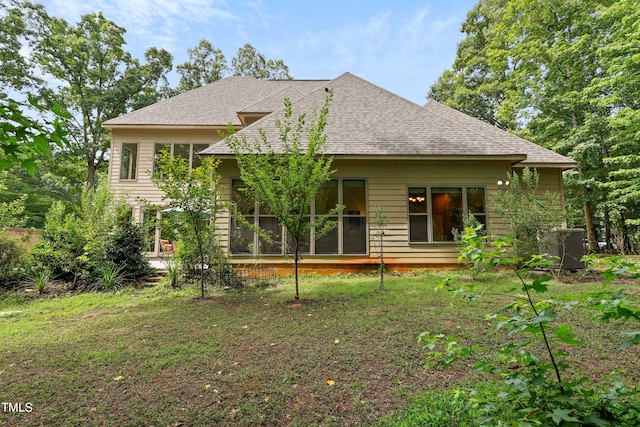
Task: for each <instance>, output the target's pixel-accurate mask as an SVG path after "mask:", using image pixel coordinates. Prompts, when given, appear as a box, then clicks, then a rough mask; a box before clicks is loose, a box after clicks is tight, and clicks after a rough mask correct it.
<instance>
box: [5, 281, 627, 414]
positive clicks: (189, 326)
mask: <svg viewBox="0 0 640 427" xmlns="http://www.w3.org/2000/svg"><path fill="white" fill-rule="evenodd" d="M450 275H453V276H454V277H455V280H460V281H462V280H468V277H467V276H466V275H464V274H463V273H460V272H458V273H452V272H438V273H423V274H414V275H405V276H402V277H388V279H387V283H386V284H387V290H386V291H384V292H377V286H378V282H377V278H376V277H375V276H368V277H365V276H354V277H343V276H340V277H324V278H321V277H304V278H303V279H302V281H301V288H300V289H301V290H300V293H301V298H302V300H300V301H293V299H292V297H293V285H292V283H291V281H289V280H286V281H283V282H281V283H280V284H278V285H277V286H276V287H273V288H267V289H255V288H249V289H247V290H246V291H244V292H236V291H229V292H221V291H215V292H212V293H210V298H208V299H206V300H200V299H198V298H197V290H195V289H194V290H192V289H185V290H180V291H174V290H169V289H166V288H164V287H163V286H161V285H159V286H156V287H154V288H146V289H144V290H131V289H125V290H122V291H120V292H118V293H89V294H81V295H73V296H60V297H46V296H45V297H42V298H33V297H25V296H22V294H15V293H14V294H4V295H0V401H2V402H15V403H18V402H19V403H22V404H23V407H24V404H26V403H27V402H28V403H31V405H32V408H33V410H32V411H31V412H23V413H7V412H3V411H2V408H0V424H6V425H47V426H49V425H60V426H63V425H70V426H75V425H118V426H124V425H140V426H150V425H154V426H167V425H246V426H253V425H291V426H297V425H299V426H308V425H367V424H369V425H370V424H377V423H379V422H380V420H382V419H386V423H391V424H393V423H394V421H389V418H388V416H389V415H390V414H393V413H396V414H397V413H400V412H402V411H404V410H405V409H407V408H408V406H409V403H410V402H412V401H414V399H415V398H416V397H417V396H419V395H421V394H422V393H427V392H433V391H445V390H447V393H448V390H451V389H452V388H454V387H456V386H459V385H462V384H467V383H472V382H476V381H484V379H483V377H479V376H477V374H471V373H469V367H470V366H472V365H473V363H474V361H473V360H469V361H465V362H462V363H459V364H457V365H456V366H455V367H454V368H453V369H451V370H448V371H437V370H429V371H426V370H425V369H424V368H423V366H422V365H423V360H424V354H423V353H422V350H421V349H420V346H419V345H418V343H417V337H418V335H419V334H420V333H421V332H423V331H426V330H429V331H431V332H432V333H444V334H448V335H455V336H457V337H460V342H461V343H467V344H471V343H476V344H481V345H483V346H485V347H487V348H488V349H492V348H497V347H499V346H500V345H503V344H504V343H505V341H506V340H510V339H514V338H512V337H508V336H506V335H505V334H503V333H502V332H501V331H496V330H495V326H494V325H490V324H488V323H487V322H486V321H484V316H485V314H487V313H488V312H490V311H492V310H495V309H497V308H498V307H501V306H502V305H504V304H506V303H508V302H510V301H511V299H510V297H509V296H508V295H505V294H506V293H507V291H508V289H510V288H511V287H513V285H514V284H515V281H514V280H513V279H512V278H511V276H510V275H509V274H500V275H493V276H490V277H489V278H488V279H487V280H489V281H490V282H491V283H498V284H499V286H498V292H497V294H494V295H492V296H490V297H487V298H482V299H480V300H479V301H476V302H473V303H471V302H469V301H467V300H464V299H462V298H452V297H451V296H450V295H448V293H447V292H446V291H438V292H435V291H434V288H435V286H436V285H437V283H439V282H440V281H441V280H442V279H443V278H444V277H446V276H450ZM629 286H630V285H629V284H627V285H626V287H629ZM631 286H636V288H637V285H633V284H632V285H631ZM598 287H599V285H598V284H580V283H573V284H555V285H552V289H553V295H554V297H556V298H566V299H570V298H571V297H572V295H574V294H577V293H581V292H583V291H586V290H589V289H597V288H598ZM561 316H562V317H563V318H564V319H569V321H570V322H571V323H572V324H574V325H575V326H576V327H577V329H578V336H579V337H580V338H582V339H583V340H584V341H585V342H586V345H584V346H581V347H573V348H568V349H566V350H568V351H569V352H571V353H572V356H571V359H570V360H571V363H572V364H573V366H575V370H574V369H572V371H576V372H579V373H581V374H584V373H586V374H588V375H590V376H591V377H592V378H594V379H597V378H600V377H602V376H604V375H606V374H608V373H610V372H612V371H616V370H621V369H622V370H625V371H626V372H625V377H626V378H627V379H629V380H630V381H632V382H633V381H635V382H636V383H637V382H638V378H639V376H640V366H639V365H638V360H639V357H638V356H640V353H639V351H638V349H637V346H636V347H635V348H634V347H632V348H628V349H627V350H625V351H624V352H618V351H616V350H615V348H616V347H617V345H618V343H619V342H620V339H619V338H618V337H617V335H616V331H617V330H618V329H619V328H618V327H617V326H614V325H606V326H602V325H600V324H599V323H597V322H596V321H594V320H593V319H592V318H591V317H590V315H589V314H588V313H587V312H585V311H584V310H574V311H572V312H571V313H562V315H561ZM626 329H629V328H628V327H627V328H626ZM626 329H624V328H623V329H622V330H626ZM490 354H491V353H490V351H487V352H486V353H485V354H484V356H483V357H491V356H490ZM447 393H443V394H441V395H440V396H441V397H440V399H441V400H442V399H445V400H444V402H445V403H444V404H443V405H444V406H445V407H446V406H447V405H446V396H447V395H448V394H447ZM442 396H444V397H442ZM452 408H453V406H452ZM412 410H414V411H415V408H414V409H412ZM425 410H426V409H425ZM429 410H432V409H429ZM447 416H448V417H456V416H457V415H455V414H454V413H447V412H446V411H445V413H444V414H443V417H444V419H446V417H447ZM449 421H451V420H449ZM398 423H400V422H398ZM448 424H450V422H449V423H447V422H445V424H442V425H448Z"/></svg>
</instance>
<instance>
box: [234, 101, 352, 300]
mask: <svg viewBox="0 0 640 427" xmlns="http://www.w3.org/2000/svg"><path fill="white" fill-rule="evenodd" d="M331 98H332V93H330V94H329V95H328V96H327V98H326V99H325V103H324V106H323V107H322V108H321V109H320V111H319V112H318V111H317V110H316V109H314V110H313V113H312V115H311V120H310V123H309V124H308V125H307V123H306V118H305V114H301V115H300V116H298V119H297V121H295V122H292V117H293V108H292V105H291V101H290V100H289V99H285V100H284V119H283V120H278V121H277V122H276V126H277V128H278V130H279V141H278V143H277V144H272V143H270V142H269V141H268V140H267V136H266V134H265V133H264V132H261V135H262V136H261V138H260V139H257V140H254V141H247V140H246V138H244V136H237V135H231V136H229V137H228V138H227V142H228V144H229V146H230V147H231V149H232V150H233V153H234V154H235V157H236V160H237V162H238V166H239V168H240V176H241V178H242V180H243V181H244V183H245V185H246V190H247V192H248V193H249V195H250V196H252V197H253V199H254V200H258V202H259V203H260V205H261V206H264V207H265V208H266V209H267V210H268V211H269V212H270V213H271V214H272V215H273V216H274V217H275V218H276V220H277V221H278V224H280V226H282V227H284V229H285V231H286V235H287V253H293V256H294V266H295V280H296V292H295V299H299V298H300V295H299V292H298V283H299V281H298V264H299V263H300V259H301V254H302V252H303V249H304V246H303V242H305V241H308V239H309V238H310V235H311V231H312V230H314V231H315V232H314V237H315V239H318V238H320V237H322V236H324V235H326V233H328V232H329V231H330V230H331V229H333V228H335V226H336V225H337V223H336V222H335V221H331V220H330V217H331V216H335V215H337V214H338V212H339V211H340V210H342V208H343V207H342V206H336V207H335V208H334V209H332V210H330V211H329V212H328V213H326V214H324V215H319V216H316V217H315V218H311V217H310V209H311V204H312V202H313V200H314V199H315V197H316V194H317V193H318V192H319V191H320V189H321V188H322V186H323V185H325V184H326V183H327V182H328V181H329V180H330V177H331V173H332V171H331V163H332V161H333V159H332V158H331V157H328V156H326V155H325V146H326V141H327V135H326V134H325V128H326V125H327V116H328V114H329V104H330V102H331ZM289 251H290V252H289Z"/></svg>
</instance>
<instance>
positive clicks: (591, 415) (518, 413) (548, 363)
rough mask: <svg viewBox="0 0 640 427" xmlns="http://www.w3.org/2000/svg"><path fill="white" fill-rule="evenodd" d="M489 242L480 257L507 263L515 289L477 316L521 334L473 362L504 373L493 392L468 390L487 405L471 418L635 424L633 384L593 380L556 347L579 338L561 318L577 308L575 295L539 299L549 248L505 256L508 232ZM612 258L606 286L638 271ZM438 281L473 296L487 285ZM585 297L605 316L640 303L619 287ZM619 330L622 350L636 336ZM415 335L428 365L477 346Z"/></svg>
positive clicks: (628, 312)
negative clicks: (492, 309) (541, 252)
mask: <svg viewBox="0 0 640 427" xmlns="http://www.w3.org/2000/svg"><path fill="white" fill-rule="evenodd" d="M475 232H476V230H475V229H473V228H468V229H467V230H465V233H464V235H463V236H462V241H463V242H464V241H465V240H474V239H476V238H477V236H476V233H475ZM488 241H491V243H492V246H493V249H492V250H488V249H487V251H485V253H484V255H483V256H482V259H483V260H485V261H484V262H486V264H487V266H490V265H496V264H497V265H501V266H504V267H509V268H511V269H512V270H513V272H514V273H515V277H516V278H517V281H518V282H519V287H518V288H519V289H518V293H517V294H514V295H513V301H512V302H511V303H509V304H508V305H507V306H505V307H504V308H503V309H502V310H501V311H499V312H497V313H494V314H489V315H487V317H486V319H483V321H487V320H488V321H490V322H495V323H496V324H497V327H498V329H503V330H507V331H508V333H509V334H510V335H516V334H517V335H520V336H524V337H523V339H521V340H519V341H518V342H515V343H513V342H512V343H510V344H508V345H506V346H504V347H503V348H501V349H500V350H499V351H498V352H497V354H496V356H497V357H496V358H490V359H488V360H485V361H480V362H478V363H476V365H475V366H474V370H475V371H477V372H486V373H488V374H490V375H491V376H492V377H498V378H501V379H502V385H501V386H500V387H498V389H497V390H494V391H492V392H486V391H485V392H482V393H479V392H478V390H477V389H476V390H474V391H475V393H474V394H473V397H471V398H470V399H469V401H470V404H471V405H473V406H475V407H482V408H485V409H484V410H483V414H482V416H480V417H479V418H478V419H477V420H476V423H477V424H479V425H518V426H534V425H536V426H558V425H563V426H564V425H566V426H569V425H593V426H612V425H616V426H626V425H629V426H631V425H637V424H636V422H637V420H638V416H639V415H640V412H639V411H638V409H636V408H637V407H638V406H639V404H640V402H639V401H638V399H637V397H634V395H635V394H636V393H637V391H634V390H629V389H628V388H627V387H626V386H625V384H624V383H623V382H622V381H619V380H617V379H615V378H614V379H612V381H611V384H610V385H606V384H602V383H595V384H593V383H591V380H590V378H588V377H586V376H580V375H579V374H576V373H573V374H572V373H568V372H567V370H568V369H569V366H570V365H569V363H568V360H567V358H568V356H569V354H568V353H567V352H564V351H562V350H560V348H562V347H563V346H571V345H581V344H582V342H580V341H579V340H578V339H576V338H575V337H574V331H573V328H571V327H570V326H569V325H568V324H566V323H561V322H560V320H559V319H560V314H561V310H563V309H566V310H570V309H572V308H574V307H577V306H579V302H578V301H569V302H567V301H556V300H553V299H543V298H541V296H542V295H543V294H545V293H546V292H547V291H548V287H549V283H548V282H549V281H550V280H551V277H550V276H548V275H545V274H540V273H539V271H540V270H545V269H547V270H548V269H549V268H550V266H551V265H552V264H553V262H554V261H553V260H552V259H551V258H550V257H549V256H548V255H533V256H532V257H531V258H530V259H529V260H528V261H524V260H523V259H522V258H514V257H509V256H508V255H507V254H506V252H507V251H506V249H505V243H512V241H513V239H501V238H495V239H491V238H489V239H488ZM467 244H470V243H469V242H467ZM479 262H480V261H479ZM612 262H613V264H614V267H612V268H610V269H608V270H607V272H605V274H603V277H604V278H605V286H606V285H607V284H608V283H609V282H610V281H611V280H613V279H614V278H617V277H619V276H621V275H623V274H630V275H631V276H632V277H637V275H638V268H637V266H636V265H635V264H633V263H630V262H626V261H621V260H613V261H612ZM471 267H472V268H477V267H478V265H477V264H472V265H471ZM443 287H447V288H449V290H450V291H451V292H452V293H453V294H454V295H457V294H462V295H464V296H465V298H468V299H469V300H471V301H473V300H476V299H478V298H479V297H481V296H482V295H483V294H484V293H486V292H487V291H488V289H487V286H485V287H483V288H484V289H483V290H482V292H480V293H478V292H476V291H475V288H476V284H470V285H462V286H459V287H454V286H452V283H451V281H450V280H447V281H445V282H444V283H443V284H442V285H440V286H439V288H443ZM589 297H590V298H589V299H587V301H588V302H589V304H593V306H595V307H596V308H598V309H599V310H601V311H602V313H603V320H613V319H615V320H629V319H635V320H639V321H640V309H639V308H638V307H636V306H633V305H630V304H629V303H628V301H627V300H626V296H625V295H624V293H622V292H619V291H618V292H613V291H609V290H607V289H606V288H605V289H603V290H602V291H600V292H598V293H597V294H594V295H589ZM624 336H625V338H626V339H627V341H626V342H625V343H624V344H623V345H622V346H621V347H620V349H624V348H626V347H628V346H630V345H633V344H639V343H640V332H627V333H625V334H624ZM419 340H420V342H421V343H422V345H423V348H424V349H425V350H427V351H428V355H427V358H426V359H427V364H426V366H428V367H431V366H438V367H443V368H448V367H449V366H451V365H452V364H453V363H455V362H456V361H457V360H458V359H461V358H465V357H471V356H473V355H474V354H476V353H477V352H479V351H480V350H481V349H480V348H479V347H478V346H476V345H471V346H468V347H465V346H464V345H461V344H460V343H459V340H457V339H455V338H453V337H450V336H445V335H443V334H431V333H430V332H425V333H423V334H421V335H420V338H419ZM540 349H543V350H540ZM485 359H486V358H485ZM505 404H506V405H508V406H509V407H510V408H511V409H512V411H510V412H509V415H506V414H505V413H504V412H503V411H502V410H498V409H497V408H498V407H499V406H500V405H505Z"/></svg>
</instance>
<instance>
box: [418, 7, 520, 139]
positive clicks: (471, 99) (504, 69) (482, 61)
mask: <svg viewBox="0 0 640 427" xmlns="http://www.w3.org/2000/svg"><path fill="white" fill-rule="evenodd" d="M504 4H505V0H480V1H479V2H478V3H477V4H476V5H475V6H474V7H473V9H471V11H469V13H468V14H467V18H466V20H465V21H464V22H463V23H462V28H461V30H460V31H461V32H463V33H464V34H465V38H464V39H463V40H462V41H461V42H460V43H459V44H458V48H457V53H456V59H455V61H454V63H453V66H452V69H451V70H446V71H445V72H444V73H443V74H442V75H441V76H440V77H439V78H438V80H437V81H436V83H434V84H433V85H432V86H431V87H430V89H429V93H428V94H427V96H428V97H429V98H431V99H434V100H436V101H438V102H442V103H443V104H446V105H448V106H449V107H452V108H455V109H456V110H459V111H462V112H463V113H466V114H469V115H471V116H473V117H476V118H478V119H480V120H483V121H485V122H487V123H490V124H492V125H494V126H498V127H499V128H501V129H505V130H516V127H517V123H516V121H515V113H514V111H513V109H510V108H508V107H509V106H510V105H508V104H505V102H504V101H505V93H506V92H508V91H509V90H510V86H509V85H508V84H509V80H508V77H509V75H510V72H511V71H512V69H513V67H515V64H514V63H510V62H509V61H508V60H507V57H506V56H505V55H501V56H499V57H493V56H492V55H493V54H494V53H495V52H497V51H498V50H497V49H496V47H495V44H496V37H499V35H498V34H496V25H497V24H498V23H499V22H500V19H501V17H502V14H503V13H504ZM502 43H504V41H503V42H502ZM511 90H513V89H511Z"/></svg>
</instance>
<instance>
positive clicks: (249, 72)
mask: <svg viewBox="0 0 640 427" xmlns="http://www.w3.org/2000/svg"><path fill="white" fill-rule="evenodd" d="M231 65H232V67H233V75H235V76H252V77H255V78H256V79H262V80H291V76H290V75H289V67H287V65H286V64H285V63H284V61H283V60H282V59H266V58H265V56H264V55H263V54H261V53H260V52H258V51H257V50H256V48H255V47H253V46H251V45H250V44H249V43H247V44H245V45H244V46H242V47H241V48H240V49H238V52H237V53H236V56H235V57H234V58H233V59H232V60H231Z"/></svg>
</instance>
